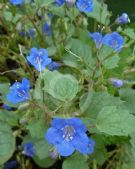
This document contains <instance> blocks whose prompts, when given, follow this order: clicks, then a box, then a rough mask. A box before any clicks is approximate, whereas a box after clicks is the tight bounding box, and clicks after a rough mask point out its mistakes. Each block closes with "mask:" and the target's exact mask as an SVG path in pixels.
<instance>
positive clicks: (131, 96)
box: [119, 88, 135, 114]
mask: <svg viewBox="0 0 135 169" xmlns="http://www.w3.org/2000/svg"><path fill="white" fill-rule="evenodd" d="M119 94H120V98H121V100H123V101H125V103H124V104H125V106H127V108H128V109H129V111H130V113H133V114H135V104H134V102H135V91H134V90H133V89H131V88H123V89H120V90H119Z"/></svg>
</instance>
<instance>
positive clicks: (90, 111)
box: [79, 91, 123, 118]
mask: <svg viewBox="0 0 135 169" xmlns="http://www.w3.org/2000/svg"><path fill="white" fill-rule="evenodd" d="M79 105H80V109H81V112H82V113H84V115H85V116H86V117H90V118H96V116H97V114H98V113H99V111H100V110H101V109H102V108H103V107H105V106H108V105H110V106H113V105H116V106H118V107H119V106H123V102H122V101H121V100H120V99H119V98H118V97H114V96H111V95H109V94H108V93H107V92H94V91H90V92H89V93H86V94H84V95H83V96H82V97H81V98H80V103H79Z"/></svg>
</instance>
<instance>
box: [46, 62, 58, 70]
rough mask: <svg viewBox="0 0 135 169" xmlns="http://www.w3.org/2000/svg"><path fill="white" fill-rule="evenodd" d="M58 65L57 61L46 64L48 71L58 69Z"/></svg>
mask: <svg viewBox="0 0 135 169" xmlns="http://www.w3.org/2000/svg"><path fill="white" fill-rule="evenodd" d="M59 67H61V63H58V62H51V63H50V64H49V65H48V69H49V70H50V71H54V70H57V69H59Z"/></svg>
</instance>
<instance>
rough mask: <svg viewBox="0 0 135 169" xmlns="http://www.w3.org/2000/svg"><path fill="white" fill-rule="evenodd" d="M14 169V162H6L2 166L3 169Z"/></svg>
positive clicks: (15, 163) (15, 166) (15, 164)
mask: <svg viewBox="0 0 135 169" xmlns="http://www.w3.org/2000/svg"><path fill="white" fill-rule="evenodd" d="M14 168H17V161H16V160H12V161H8V162H7V163H5V164H4V169H14Z"/></svg>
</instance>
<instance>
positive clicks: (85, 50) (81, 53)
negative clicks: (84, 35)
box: [63, 39, 95, 69]
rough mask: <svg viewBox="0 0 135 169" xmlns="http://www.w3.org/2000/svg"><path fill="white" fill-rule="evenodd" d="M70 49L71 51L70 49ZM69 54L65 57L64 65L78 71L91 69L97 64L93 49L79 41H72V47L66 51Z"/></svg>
mask: <svg viewBox="0 0 135 169" xmlns="http://www.w3.org/2000/svg"><path fill="white" fill-rule="evenodd" d="M69 48H70V49H69ZM66 51H67V53H66V54H65V55H64V59H63V60H64V63H65V64H66V65H68V66H71V67H75V68H78V69H80V68H81V69H82V68H91V69H92V67H93V65H94V64H95V60H94V58H93V56H92V50H91V47H90V46H88V45H86V44H85V43H83V42H81V41H80V40H78V39H72V40H71V44H70V47H68V49H66Z"/></svg>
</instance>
